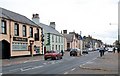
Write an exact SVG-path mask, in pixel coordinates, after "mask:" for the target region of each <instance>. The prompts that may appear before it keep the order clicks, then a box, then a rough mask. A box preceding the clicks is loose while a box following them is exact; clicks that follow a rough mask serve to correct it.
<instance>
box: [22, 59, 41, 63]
mask: <svg viewBox="0 0 120 76" xmlns="http://www.w3.org/2000/svg"><path fill="white" fill-rule="evenodd" d="M34 61H40V60H28V61H24V62H23V63H27V62H34Z"/></svg>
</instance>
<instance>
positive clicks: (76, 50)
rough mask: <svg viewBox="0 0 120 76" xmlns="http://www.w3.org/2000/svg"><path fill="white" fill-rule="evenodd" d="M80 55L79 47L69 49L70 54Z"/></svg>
mask: <svg viewBox="0 0 120 76" xmlns="http://www.w3.org/2000/svg"><path fill="white" fill-rule="evenodd" d="M80 55H81V51H80V49H71V50H70V56H80Z"/></svg>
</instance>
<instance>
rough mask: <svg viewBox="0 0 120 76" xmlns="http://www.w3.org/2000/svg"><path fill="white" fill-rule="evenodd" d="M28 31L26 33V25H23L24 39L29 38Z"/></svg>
mask: <svg viewBox="0 0 120 76" xmlns="http://www.w3.org/2000/svg"><path fill="white" fill-rule="evenodd" d="M26 33H27V31H26V25H23V27H22V34H23V37H26V36H27V34H26Z"/></svg>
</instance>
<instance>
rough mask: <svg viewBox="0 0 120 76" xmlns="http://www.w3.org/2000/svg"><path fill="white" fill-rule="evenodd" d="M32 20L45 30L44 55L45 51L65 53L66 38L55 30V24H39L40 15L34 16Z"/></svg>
mask: <svg viewBox="0 0 120 76" xmlns="http://www.w3.org/2000/svg"><path fill="white" fill-rule="evenodd" d="M32 20H33V21H34V22H35V23H36V24H38V25H39V26H41V27H42V28H43V35H44V43H43V44H44V45H43V54H44V52H45V51H51V50H54V51H57V52H61V51H62V50H63V51H64V38H63V35H62V34H61V33H59V32H58V31H57V30H56V29H55V26H56V24H55V22H50V25H46V24H43V23H40V22H39V15H38V14H33V18H32Z"/></svg>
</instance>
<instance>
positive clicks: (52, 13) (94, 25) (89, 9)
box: [0, 0, 119, 44]
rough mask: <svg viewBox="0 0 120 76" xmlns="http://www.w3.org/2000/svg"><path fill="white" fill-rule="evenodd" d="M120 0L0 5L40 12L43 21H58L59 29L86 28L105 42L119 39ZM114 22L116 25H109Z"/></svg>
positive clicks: (28, 0) (27, 0)
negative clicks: (119, 14) (119, 8)
mask: <svg viewBox="0 0 120 76" xmlns="http://www.w3.org/2000/svg"><path fill="white" fill-rule="evenodd" d="M118 1H119V0H0V7H2V8H5V9H8V10H11V11H13V12H16V13H19V14H22V15H24V16H26V17H28V18H29V19H31V18H32V14H34V13H38V14H39V16H40V22H41V23H44V24H48V25H49V23H50V22H51V21H54V22H56V29H57V30H58V31H59V32H61V30H64V29H67V30H68V32H72V31H73V30H75V32H76V33H80V31H82V36H84V35H85V36H88V35H91V36H92V37H93V38H96V39H101V40H102V41H103V42H104V43H108V44H112V43H113V42H114V41H115V40H117V39H118ZM109 23H112V25H109Z"/></svg>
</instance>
